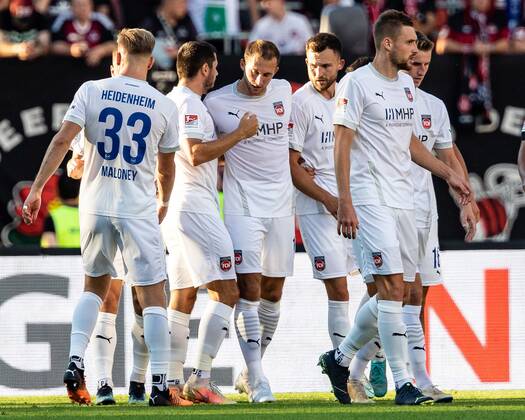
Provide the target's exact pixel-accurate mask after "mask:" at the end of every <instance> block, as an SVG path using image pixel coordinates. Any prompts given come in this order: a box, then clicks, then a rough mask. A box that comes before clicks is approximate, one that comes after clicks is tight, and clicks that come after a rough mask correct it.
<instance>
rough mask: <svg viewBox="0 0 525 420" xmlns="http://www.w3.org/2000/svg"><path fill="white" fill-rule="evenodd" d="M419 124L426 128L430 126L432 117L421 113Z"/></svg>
mask: <svg viewBox="0 0 525 420" xmlns="http://www.w3.org/2000/svg"><path fill="white" fill-rule="evenodd" d="M421 125H423V128H424V129H426V130H428V129H430V127H432V117H431V116H430V115H421Z"/></svg>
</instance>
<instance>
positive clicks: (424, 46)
mask: <svg viewBox="0 0 525 420" xmlns="http://www.w3.org/2000/svg"><path fill="white" fill-rule="evenodd" d="M416 35H417V41H416V42H417V49H418V50H419V51H425V52H427V51H432V50H433V49H434V42H432V41H431V40H430V39H429V38H428V37H427V36H426V35H425V34H424V33H422V32H419V31H416Z"/></svg>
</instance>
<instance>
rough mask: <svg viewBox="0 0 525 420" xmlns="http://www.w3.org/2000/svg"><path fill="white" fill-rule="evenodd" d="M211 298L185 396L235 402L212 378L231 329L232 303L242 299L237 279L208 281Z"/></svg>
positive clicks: (203, 319) (203, 318)
mask: <svg viewBox="0 0 525 420" xmlns="http://www.w3.org/2000/svg"><path fill="white" fill-rule="evenodd" d="M206 287H207V289H208V295H209V298H210V300H209V302H208V305H207V307H206V309H205V311H204V314H203V315H202V317H201V322H200V325H199V333H198V339H197V352H196V363H195V365H194V369H193V373H192V374H191V376H190V378H189V379H188V381H187V382H186V384H185V385H184V396H185V397H186V398H187V399H189V400H192V401H194V402H204V403H211V404H234V401H231V400H228V399H227V398H226V397H225V396H224V395H223V394H222V392H221V391H220V390H219V388H218V387H217V386H216V385H215V384H214V383H213V382H211V381H210V379H211V367H212V362H213V359H214V358H215V357H216V355H217V353H218V351H219V348H220V346H221V344H222V342H223V341H224V338H225V337H226V334H228V332H229V328H230V318H231V315H232V312H233V307H234V306H235V304H236V303H237V301H238V300H239V289H238V288H237V283H236V281H235V280H233V279H232V280H216V281H212V282H210V283H207V284H206Z"/></svg>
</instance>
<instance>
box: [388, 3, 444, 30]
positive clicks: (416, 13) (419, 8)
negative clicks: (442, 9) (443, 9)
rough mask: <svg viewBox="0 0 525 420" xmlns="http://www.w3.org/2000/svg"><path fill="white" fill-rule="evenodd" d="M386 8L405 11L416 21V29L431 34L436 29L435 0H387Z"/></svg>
mask: <svg viewBox="0 0 525 420" xmlns="http://www.w3.org/2000/svg"><path fill="white" fill-rule="evenodd" d="M384 9H385V10H386V9H396V10H399V11H401V12H405V13H406V14H407V15H408V16H410V17H411V18H412V20H413V21H414V26H415V28H416V30H418V31H420V32H423V33H424V34H425V35H428V36H431V35H432V34H433V33H434V31H435V30H436V5H435V1H434V0H386V1H385V5H384Z"/></svg>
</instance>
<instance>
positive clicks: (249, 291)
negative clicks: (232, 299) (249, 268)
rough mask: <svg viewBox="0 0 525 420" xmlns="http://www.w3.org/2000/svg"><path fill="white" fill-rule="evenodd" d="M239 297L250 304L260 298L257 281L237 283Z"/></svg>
mask: <svg viewBox="0 0 525 420" xmlns="http://www.w3.org/2000/svg"><path fill="white" fill-rule="evenodd" d="M237 285H238V288H239V295H240V297H241V298H242V299H246V300H250V301H252V302H255V301H258V300H259V299H260V298H261V287H260V283H259V282H257V281H238V282H237Z"/></svg>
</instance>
